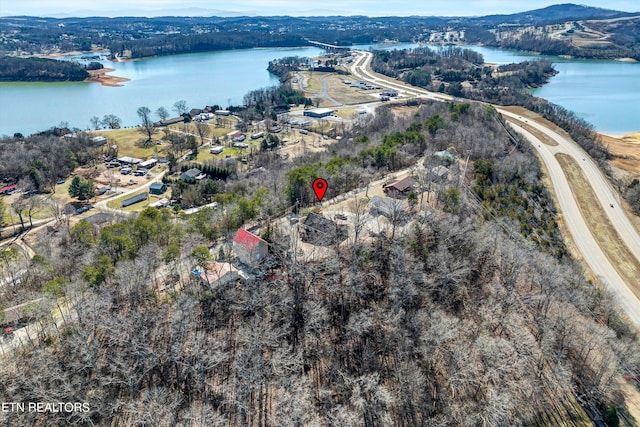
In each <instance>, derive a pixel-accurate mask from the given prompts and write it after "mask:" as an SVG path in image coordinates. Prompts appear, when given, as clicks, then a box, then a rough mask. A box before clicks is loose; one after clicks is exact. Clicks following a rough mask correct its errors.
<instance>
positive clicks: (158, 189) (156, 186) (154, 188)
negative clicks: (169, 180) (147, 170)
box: [149, 182, 167, 195]
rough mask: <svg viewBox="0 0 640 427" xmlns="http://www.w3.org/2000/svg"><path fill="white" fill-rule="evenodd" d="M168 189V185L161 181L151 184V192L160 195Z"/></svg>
mask: <svg viewBox="0 0 640 427" xmlns="http://www.w3.org/2000/svg"><path fill="white" fill-rule="evenodd" d="M165 191H167V185H166V184H163V183H161V182H154V183H153V184H151V186H149V193H151V194H156V195H160V194H163V193H164V192H165Z"/></svg>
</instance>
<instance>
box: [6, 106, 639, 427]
mask: <svg viewBox="0 0 640 427" xmlns="http://www.w3.org/2000/svg"><path fill="white" fill-rule="evenodd" d="M402 111H404V110H403V109H401V110H400V111H398V114H396V110H395V109H394V108H393V107H385V108H382V109H381V110H379V111H378V114H377V115H376V117H375V119H372V120H370V121H369V122H368V123H365V124H363V125H362V126H360V127H357V128H355V129H354V133H353V136H356V138H354V140H353V141H350V140H349V139H348V138H345V139H344V140H342V141H341V142H339V143H336V144H335V145H334V146H332V151H331V152H322V153H309V154H307V155H306V156H302V157H300V158H299V159H297V160H296V163H295V164H290V165H289V164H283V165H282V166H281V167H278V168H269V171H268V175H266V176H259V177H255V176H249V175H246V176H245V175H241V176H239V177H238V178H237V179H232V180H229V181H228V182H227V183H226V184H225V191H226V192H228V194H229V196H228V197H225V198H224V199H222V198H220V199H219V200H220V201H222V200H226V202H225V210H224V211H221V210H210V211H204V212H202V214H200V215H194V216H193V217H190V218H185V217H180V216H178V217H176V216H174V215H173V214H172V212H171V211H170V210H168V209H162V210H155V209H147V210H145V211H144V212H143V213H142V214H141V215H140V216H139V217H138V218H135V219H129V220H117V219H115V218H113V219H111V220H108V221H106V222H101V223H99V224H96V225H93V223H90V222H88V221H79V222H77V223H75V224H72V225H69V226H64V225H63V226H61V227H58V228H57V229H53V228H50V229H45V230H42V233H41V234H40V235H39V236H31V237H30V241H31V242H32V244H33V246H34V249H35V250H36V253H37V254H38V256H37V257H34V258H33V260H32V261H30V262H29V264H28V272H27V273H26V274H24V275H23V276H22V279H21V281H20V282H19V283H18V284H15V285H12V287H11V292H6V293H4V294H3V295H2V298H3V300H2V302H3V306H7V303H8V302H10V301H13V303H17V302H19V301H17V300H16V299H17V298H25V297H27V295H33V296H34V297H35V296H36V295H38V294H42V292H44V294H45V295H47V296H48V298H49V301H50V304H51V306H50V309H51V310H53V311H52V312H49V311H46V310H43V311H42V312H40V314H38V315H37V316H36V317H37V319H38V322H36V324H37V325H39V326H38V329H36V331H37V332H32V333H31V334H30V335H29V337H28V338H27V337H25V338H24V341H23V345H21V346H17V348H15V349H13V350H11V351H13V356H12V355H11V353H5V356H4V357H5V360H3V363H2V364H1V365H0V374H1V375H2V378H3V381H2V383H1V384H0V397H1V398H2V399H3V401H18V402H19V401H45V402H87V403H88V405H89V408H88V409H87V410H86V411H74V412H72V413H67V412H60V413H50V412H49V413H38V412H28V413H15V412H13V413H2V414H0V416H1V417H3V418H1V419H2V420H3V421H5V422H6V423H9V424H11V425H18V426H20V425H29V426H39V425H43V426H44V425H52V424H69V423H77V424H93V425H112V426H130V425H171V426H173V425H186V424H190V425H208V426H209V425H223V424H224V425H229V426H247V425H253V426H266V425H278V426H288V425H290V426H294V425H365V426H377V425H439V426H476V425H479V424H481V423H483V422H484V423H486V424H487V425H536V424H538V425H568V426H584V425H587V423H588V422H589V421H588V417H587V415H586V412H585V411H588V412H589V413H590V414H591V416H595V415H596V414H598V413H600V412H602V411H604V410H605V408H607V407H608V406H611V405H615V406H620V405H624V402H623V401H622V400H621V399H620V398H619V396H618V395H617V394H616V392H615V387H614V386H613V384H614V382H613V379H614V378H615V377H616V376H617V375H618V372H620V371H623V372H629V371H635V367H636V366H637V363H638V361H637V354H639V353H638V352H637V351H636V349H637V342H636V338H635V336H634V335H633V333H632V332H631V331H630V330H629V329H628V327H626V326H625V325H624V323H623V322H622V320H621V318H620V317H619V315H618V313H617V311H616V308H615V304H614V303H613V300H612V298H611V297H610V296H609V295H607V294H606V293H604V292H602V291H600V290H598V288H596V287H594V285H593V283H591V282H589V281H588V280H586V278H585V277H584V276H583V273H582V270H581V268H580V267H579V266H578V265H576V264H574V263H573V261H571V260H570V259H569V258H568V257H567V254H566V250H565V248H564V244H563V243H562V241H561V238H560V235H559V231H558V227H557V224H556V223H555V221H554V219H553V218H554V214H555V212H554V207H553V202H552V201H551V198H550V196H549V194H548V193H547V192H546V191H545V190H544V186H543V185H542V183H541V181H540V178H541V170H540V168H539V165H538V163H537V161H536V160H535V157H534V154H533V153H532V150H531V149H530V148H529V145H528V144H526V143H524V142H522V141H512V140H511V139H510V136H509V135H508V134H507V133H506V132H505V130H504V127H503V126H502V123H501V122H500V120H499V118H498V117H496V116H495V113H494V111H493V110H492V109H490V108H486V107H484V106H480V105H471V104H457V105H454V104H450V105H447V104H444V103H438V102H428V103H426V104H425V105H423V106H421V107H418V108H414V109H412V110H410V111H411V113H410V114H406V115H405V114H401V113H402ZM471 141H473V143H471ZM444 150H447V152H448V153H449V155H447V156H444V157H442V154H437V153H442V151H444ZM465 152H467V153H468V156H469V159H470V162H471V164H470V165H469V168H468V169H465V161H464V160H463V159H464V158H463V157H461V156H458V155H457V153H465ZM422 153H424V154H425V156H424V158H420V157H419V156H420V155H421V154H422ZM261 156H262V157H263V158H264V160H266V159H267V158H268V153H264V154H262V155H261ZM257 161H258V162H259V161H261V159H258V160H257ZM416 161H417V164H416ZM262 164H264V165H267V163H266V161H265V162H264V163H262ZM443 168H444V171H446V173H445V174H441V175H438V176H437V177H436V175H435V172H434V171H441V170H443ZM465 170H467V173H468V175H467V178H466V180H468V187H469V188H468V189H467V188H466V187H465V186H460V185H459V183H460V182H461V178H462V176H461V175H462V174H463V171H465ZM387 171H392V172H393V173H394V174H398V176H400V175H401V174H406V173H408V171H414V172H413V173H414V174H415V177H416V178H415V179H416V180H417V182H421V183H422V184H421V185H424V187H423V188H424V189H425V191H424V193H422V192H421V193H422V194H415V195H413V196H407V197H406V198H400V199H397V204H393V207H392V208H391V209H390V210H389V209H387V210H385V209H383V210H382V214H381V213H380V211H375V210H374V209H373V208H372V205H370V201H368V200H367V199H366V197H364V196H362V197H360V198H358V197H352V198H351V199H347V200H345V201H344V204H343V207H341V208H338V207H337V206H333V205H328V206H324V207H323V208H320V207H319V206H317V205H316V204H314V203H311V202H310V201H309V200H310V198H309V193H310V187H309V186H308V185H307V184H308V181H307V180H308V179H313V178H314V177H316V176H325V177H327V180H328V182H330V183H331V184H330V185H331V188H330V190H331V192H332V194H331V197H333V196H337V195H339V194H340V193H346V192H347V191H349V190H351V189H354V188H356V187H359V188H363V187H364V186H366V185H369V184H371V188H370V189H369V188H368V189H367V191H371V196H373V195H374V194H377V193H378V191H381V190H380V185H381V184H376V185H374V184H372V183H373V182H374V181H378V179H379V178H380V177H382V176H384V175H385V173H386V172H387ZM387 179H388V178H387ZM267 182H268V183H269V184H268V186H265V185H264V184H265V183H267ZM386 182H388V181H386ZM463 182H464V181H463ZM299 184H300V185H299ZM272 189H276V190H272ZM427 189H428V190H427ZM362 191H364V190H362ZM240 192H242V194H244V195H245V196H246V197H247V198H249V197H251V199H252V205H251V206H245V205H246V200H245V202H242V203H240V200H239V201H238V202H237V203H236V202H234V199H233V197H232V196H233V195H234V194H238V193H240ZM291 198H293V199H298V200H301V201H303V203H305V204H306V205H307V208H308V209H305V211H304V212H301V215H300V216H299V217H297V218H296V221H290V220H289V218H279V217H278V216H274V213H275V212H278V211H279V209H280V208H282V207H283V206H290V200H291ZM243 200H244V199H243ZM392 200H393V199H392ZM246 209H256V210H258V212H259V215H261V217H262V218H271V219H270V220H266V219H265V220H264V221H262V223H263V225H262V227H261V228H260V229H258V230H255V232H256V233H258V234H260V235H261V236H262V237H263V238H264V239H266V240H267V241H268V242H269V250H268V255H267V256H266V257H265V258H264V259H263V261H262V262H261V263H260V264H257V265H254V266H253V267H250V266H248V265H246V264H242V263H239V262H238V259H237V257H236V255H237V254H238V252H237V248H235V246H234V245H232V244H231V242H232V239H233V236H234V234H235V233H236V230H237V227H236V226H234V224H236V223H237V222H236V221H238V220H239V219H240V220H241V218H242V215H243V213H244V212H245V211H246ZM309 212H315V213H318V214H323V215H324V216H325V218H331V219H334V218H335V217H334V213H336V212H339V213H340V214H341V215H343V216H344V217H345V218H346V220H340V221H342V222H341V223H340V228H344V229H346V231H347V233H346V235H343V237H338V236H339V234H335V236H336V237H335V238H336V239H339V240H335V241H327V240H325V237H323V238H322V239H321V240H320V241H314V240H313V233H312V232H311V234H310V232H309V229H305V228H304V227H303V225H302V224H303V223H304V222H305V221H307V219H308V218H305V216H306V214H307V213H309ZM254 214H255V213H254ZM296 224H299V225H296ZM305 230H306V231H305ZM305 236H306V237H305ZM309 239H311V240H309ZM209 248H210V249H209ZM6 259H7V261H6V265H7V268H11V269H19V268H22V267H21V266H20V264H19V263H20V259H18V258H16V259H11V258H8V257H7V258H6ZM214 259H215V260H218V261H223V262H226V261H230V262H232V263H233V264H234V265H235V266H236V267H237V268H240V269H242V270H243V271H244V274H243V275H242V276H241V277H239V278H237V279H236V280H232V281H230V282H229V281H225V282H218V281H217V279H215V278H214V279H211V280H209V279H208V278H207V279H206V280H204V279H200V278H199V276H194V275H192V274H190V272H191V271H193V270H194V269H195V268H203V266H206V265H207V262H208V261H211V260H214ZM207 277H209V276H207ZM56 313H58V314H56ZM4 348H5V347H3V349H4Z"/></svg>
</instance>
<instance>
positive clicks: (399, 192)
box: [384, 176, 415, 197]
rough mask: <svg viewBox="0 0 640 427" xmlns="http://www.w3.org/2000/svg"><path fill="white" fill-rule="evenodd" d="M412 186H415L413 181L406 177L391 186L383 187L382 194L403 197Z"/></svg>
mask: <svg viewBox="0 0 640 427" xmlns="http://www.w3.org/2000/svg"><path fill="white" fill-rule="evenodd" d="M413 184H415V180H414V179H413V178H412V177H410V176H406V177H404V178H402V179H399V180H397V181H394V182H392V183H391V184H388V185H385V186H384V193H385V194H387V195H389V196H394V197H400V196H404V195H406V194H407V193H409V191H411V188H413Z"/></svg>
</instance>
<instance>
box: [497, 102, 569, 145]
mask: <svg viewBox="0 0 640 427" xmlns="http://www.w3.org/2000/svg"><path fill="white" fill-rule="evenodd" d="M500 108H501V109H503V110H507V111H510V112H512V113H514V114H518V115H520V116H522V117H525V118H527V119H531V120H535V121H536V122H538V123H540V124H541V125H543V126H545V127H547V128H549V129H551V130H552V131H554V132H556V133H558V134H560V135H562V136H563V137H566V138H570V136H569V134H568V133H567V132H566V131H565V130H564V129H562V128H561V127H560V126H558V125H556V124H555V123H553V122H550V121H549V120H547V119H545V118H543V117H542V116H541V115H539V114H536V113H534V112H533V111H529V110H527V109H525V108H522V107H516V106H509V107H500Z"/></svg>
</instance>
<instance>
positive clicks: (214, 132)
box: [93, 117, 237, 159]
mask: <svg viewBox="0 0 640 427" xmlns="http://www.w3.org/2000/svg"><path fill="white" fill-rule="evenodd" d="M222 120H225V121H226V124H228V125H230V126H233V124H235V122H236V121H237V120H236V119H235V118H233V117H224V118H223V119H222ZM213 123H214V122H213V121H212V123H211V124H210V125H209V129H210V134H209V137H208V138H215V137H218V138H220V137H223V136H224V135H226V134H228V133H229V132H231V131H232V130H233V129H232V128H231V127H216V126H215V125H214V124H213ZM168 128H169V129H171V130H172V131H176V132H184V131H186V132H187V133H192V134H193V135H195V136H196V140H198V142H200V137H199V136H197V135H198V132H197V131H196V127H195V124H193V123H187V124H177V125H171V126H168ZM93 133H94V134H95V135H101V136H104V137H105V138H107V139H108V140H109V144H116V145H117V146H118V156H129V157H138V158H141V159H147V158H150V157H151V156H154V155H155V156H164V155H166V144H164V143H163V144H162V145H156V144H153V145H151V146H150V147H147V148H145V147H142V146H141V142H143V141H144V140H145V139H146V136H145V135H143V134H142V133H140V131H139V130H138V129H116V130H110V131H95V132H93ZM163 137H164V132H163V131H162V130H158V132H156V134H155V135H154V136H153V137H152V139H153V140H154V141H157V140H160V139H162V138H163ZM205 142H208V139H205Z"/></svg>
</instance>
